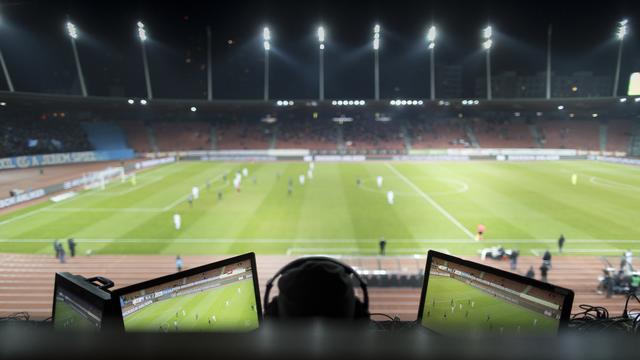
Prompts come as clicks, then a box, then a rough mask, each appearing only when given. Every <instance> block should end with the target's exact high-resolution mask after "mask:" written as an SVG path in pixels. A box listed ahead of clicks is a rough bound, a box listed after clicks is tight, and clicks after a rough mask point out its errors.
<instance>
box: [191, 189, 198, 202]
mask: <svg viewBox="0 0 640 360" xmlns="http://www.w3.org/2000/svg"><path fill="white" fill-rule="evenodd" d="M191 194H193V199H194V200H198V198H199V197H200V188H198V187H197V186H194V187H193V188H192V189H191Z"/></svg>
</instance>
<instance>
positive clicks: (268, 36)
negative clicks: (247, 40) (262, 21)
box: [262, 27, 271, 41]
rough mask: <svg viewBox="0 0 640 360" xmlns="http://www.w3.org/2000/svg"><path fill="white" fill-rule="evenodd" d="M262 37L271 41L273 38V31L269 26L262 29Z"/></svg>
mask: <svg viewBox="0 0 640 360" xmlns="http://www.w3.org/2000/svg"><path fill="white" fill-rule="evenodd" d="M262 39H263V40H264V41H270V40H271V31H270V30H269V28H268V27H265V28H264V29H262Z"/></svg>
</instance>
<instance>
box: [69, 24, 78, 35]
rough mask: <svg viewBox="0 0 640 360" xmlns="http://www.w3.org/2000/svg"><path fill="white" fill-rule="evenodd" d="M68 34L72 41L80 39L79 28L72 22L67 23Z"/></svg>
mask: <svg viewBox="0 0 640 360" xmlns="http://www.w3.org/2000/svg"><path fill="white" fill-rule="evenodd" d="M67 33H68V34H69V36H70V37H71V38H72V39H77V38H78V28H76V26H75V25H73V23H72V22H69V21H68V22H67Z"/></svg>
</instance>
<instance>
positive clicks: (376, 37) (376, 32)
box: [373, 25, 380, 50]
mask: <svg viewBox="0 0 640 360" xmlns="http://www.w3.org/2000/svg"><path fill="white" fill-rule="evenodd" d="M378 49H380V25H376V26H374V27H373V50H378Z"/></svg>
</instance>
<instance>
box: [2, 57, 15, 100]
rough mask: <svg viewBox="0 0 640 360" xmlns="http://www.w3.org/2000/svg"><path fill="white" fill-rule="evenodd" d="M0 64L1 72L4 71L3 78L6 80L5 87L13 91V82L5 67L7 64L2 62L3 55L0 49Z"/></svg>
mask: <svg viewBox="0 0 640 360" xmlns="http://www.w3.org/2000/svg"><path fill="white" fill-rule="evenodd" d="M0 65H2V72H3V73H4V78H5V80H6V81H7V87H8V88H9V91H10V92H14V91H15V90H14V88H13V82H12V81H11V76H9V69H7V64H6V63H5V62H4V55H2V50H0Z"/></svg>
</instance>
